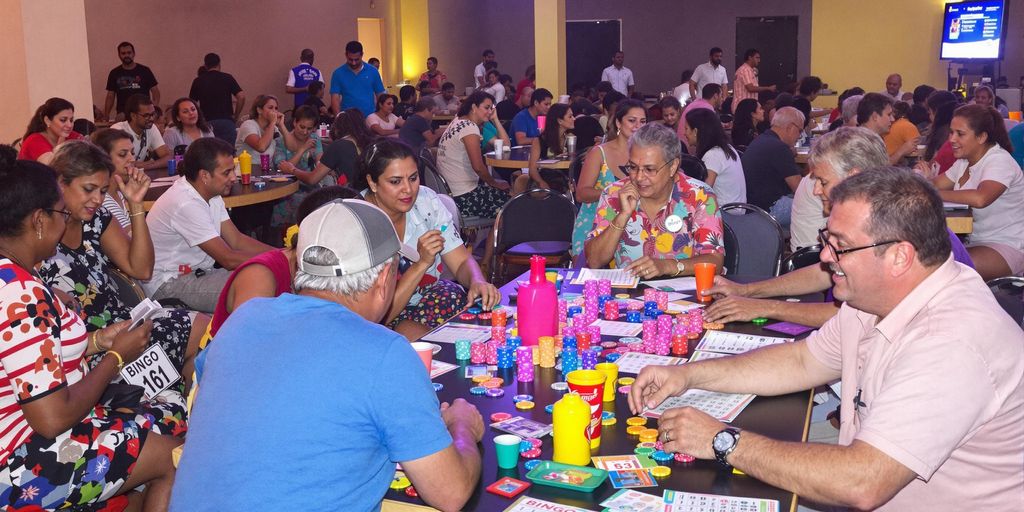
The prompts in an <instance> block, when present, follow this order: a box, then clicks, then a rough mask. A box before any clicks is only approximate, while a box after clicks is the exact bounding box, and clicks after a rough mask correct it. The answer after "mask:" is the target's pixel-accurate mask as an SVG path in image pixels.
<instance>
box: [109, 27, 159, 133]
mask: <svg viewBox="0 0 1024 512" xmlns="http://www.w3.org/2000/svg"><path fill="white" fill-rule="evenodd" d="M117 56H118V57H119V58H120V59H121V65H120V66H118V67H116V68H114V69H111V70H110V73H109V74H107V99H106V101H105V102H104V103H103V117H104V118H106V119H110V120H113V119H114V118H112V117H110V108H111V107H113V106H114V104H115V99H116V104H117V112H116V113H117V114H123V113H124V104H125V102H127V101H128V97H129V96H131V95H133V94H145V95H146V96H150V97H151V98H153V103H154V104H157V105H159V104H160V89H159V88H158V87H157V86H156V85H157V81H156V77H155V76H154V75H153V71H151V70H150V69H149V68H148V67H146V66H143V65H142V64H139V63H137V62H135V45H133V44H132V43H129V42H128V41H124V42H122V43H121V44H119V45H117Z"/></svg>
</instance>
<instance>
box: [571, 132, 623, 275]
mask: <svg viewBox="0 0 1024 512" xmlns="http://www.w3.org/2000/svg"><path fill="white" fill-rule="evenodd" d="M597 149H598V150H599V151H600V152H601V170H600V171H598V173H597V183H595V184H594V188H596V189H598V190H604V188H605V187H607V186H608V185H611V184H612V183H615V174H614V173H612V170H611V169H609V168H608V160H607V159H606V158H605V154H604V148H603V147H601V146H597ZM597 204H598V203H597V202H596V201H595V202H593V203H583V205H582V206H580V211H579V213H577V214H576V225H575V226H573V228H572V249H571V251H570V252H572V255H573V256H579V255H580V254H583V244H584V242H586V241H587V235H589V234H590V232H591V231H592V230H593V229H594V217H595V216H596V215H597Z"/></svg>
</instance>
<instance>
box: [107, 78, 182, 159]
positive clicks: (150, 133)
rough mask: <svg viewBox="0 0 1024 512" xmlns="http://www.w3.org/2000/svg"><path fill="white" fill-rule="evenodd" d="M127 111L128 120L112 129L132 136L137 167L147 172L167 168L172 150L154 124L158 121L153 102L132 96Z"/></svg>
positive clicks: (143, 96)
mask: <svg viewBox="0 0 1024 512" xmlns="http://www.w3.org/2000/svg"><path fill="white" fill-rule="evenodd" d="M125 111H126V112H127V116H128V119H126V120H124V121H121V122H120V123H114V124H113V125H112V126H111V128H114V129H117V130H121V131H123V132H125V133H127V134H128V135H131V136H132V154H133V155H135V165H136V166H138V167H141V168H143V169H147V170H148V169H159V168H162V167H167V160H168V159H170V157H171V150H170V149H168V147H167V144H164V138H163V136H162V135H160V130H159V129H158V128H157V127H156V125H155V124H153V120H154V119H156V106H155V105H154V104H153V100H151V99H149V96H146V95H144V94H135V95H132V97H130V98H128V101H127V102H126V104H125Z"/></svg>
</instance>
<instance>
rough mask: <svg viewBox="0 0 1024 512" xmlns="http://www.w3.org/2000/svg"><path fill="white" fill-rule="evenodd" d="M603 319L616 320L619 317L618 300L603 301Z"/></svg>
mask: <svg viewBox="0 0 1024 512" xmlns="http://www.w3.org/2000/svg"><path fill="white" fill-rule="evenodd" d="M604 319H605V320H618V319H619V301H617V300H615V299H612V300H609V301H608V302H605V303H604Z"/></svg>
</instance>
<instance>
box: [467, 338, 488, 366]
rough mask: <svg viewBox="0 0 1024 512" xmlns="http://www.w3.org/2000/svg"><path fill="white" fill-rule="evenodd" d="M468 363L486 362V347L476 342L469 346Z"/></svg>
mask: <svg viewBox="0 0 1024 512" xmlns="http://www.w3.org/2000/svg"><path fill="white" fill-rule="evenodd" d="M469 361H470V362H471V363H473V364H484V363H486V362H487V345H485V344H483V343H481V342H479V341H477V342H474V343H472V344H470V345H469Z"/></svg>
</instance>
